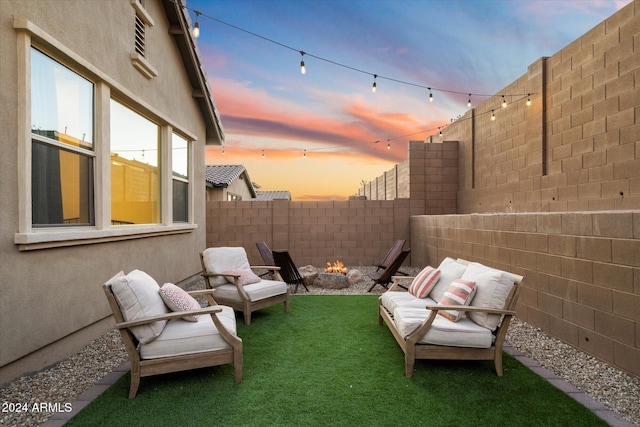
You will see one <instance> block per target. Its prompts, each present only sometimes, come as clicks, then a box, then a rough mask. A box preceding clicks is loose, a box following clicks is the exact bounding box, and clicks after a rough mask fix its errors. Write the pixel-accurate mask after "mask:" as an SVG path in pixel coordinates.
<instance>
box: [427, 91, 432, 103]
mask: <svg viewBox="0 0 640 427" xmlns="http://www.w3.org/2000/svg"><path fill="white" fill-rule="evenodd" d="M428 89H429V102H433V94H432V93H431V88H428Z"/></svg>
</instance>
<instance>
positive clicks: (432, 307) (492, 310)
mask: <svg viewBox="0 0 640 427" xmlns="http://www.w3.org/2000/svg"><path fill="white" fill-rule="evenodd" d="M425 308H426V309H427V310H431V311H440V310H456V311H473V312H476V313H490V314H506V315H512V316H515V315H516V312H515V311H512V310H502V309H499V308H484V307H472V306H470V305H427V306H426V307H425Z"/></svg>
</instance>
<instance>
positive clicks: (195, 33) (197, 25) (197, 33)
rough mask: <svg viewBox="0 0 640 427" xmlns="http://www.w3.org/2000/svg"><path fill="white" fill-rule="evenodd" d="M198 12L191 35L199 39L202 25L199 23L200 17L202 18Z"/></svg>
mask: <svg viewBox="0 0 640 427" xmlns="http://www.w3.org/2000/svg"><path fill="white" fill-rule="evenodd" d="M195 12H196V23H195V24H194V25H193V30H192V31H191V34H193V38H194V39H197V38H198V37H200V23H199V22H198V17H199V16H200V12H198V11H197V10H196V11H195Z"/></svg>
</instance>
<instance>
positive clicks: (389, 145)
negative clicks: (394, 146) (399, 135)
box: [387, 142, 391, 150]
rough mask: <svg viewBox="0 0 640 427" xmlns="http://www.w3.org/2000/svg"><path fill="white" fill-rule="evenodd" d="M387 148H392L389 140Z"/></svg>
mask: <svg viewBox="0 0 640 427" xmlns="http://www.w3.org/2000/svg"><path fill="white" fill-rule="evenodd" d="M387 150H391V144H390V143H388V142H387Z"/></svg>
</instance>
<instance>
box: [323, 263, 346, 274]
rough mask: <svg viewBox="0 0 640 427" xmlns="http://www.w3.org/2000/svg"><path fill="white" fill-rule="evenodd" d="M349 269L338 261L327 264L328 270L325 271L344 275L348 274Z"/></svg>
mask: <svg viewBox="0 0 640 427" xmlns="http://www.w3.org/2000/svg"><path fill="white" fill-rule="evenodd" d="M347 271H348V269H347V268H346V267H345V266H344V264H343V263H342V262H341V261H336V262H334V263H333V264H331V263H330V262H328V263H327V268H325V269H324V272H325V273H342V274H347Z"/></svg>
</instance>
